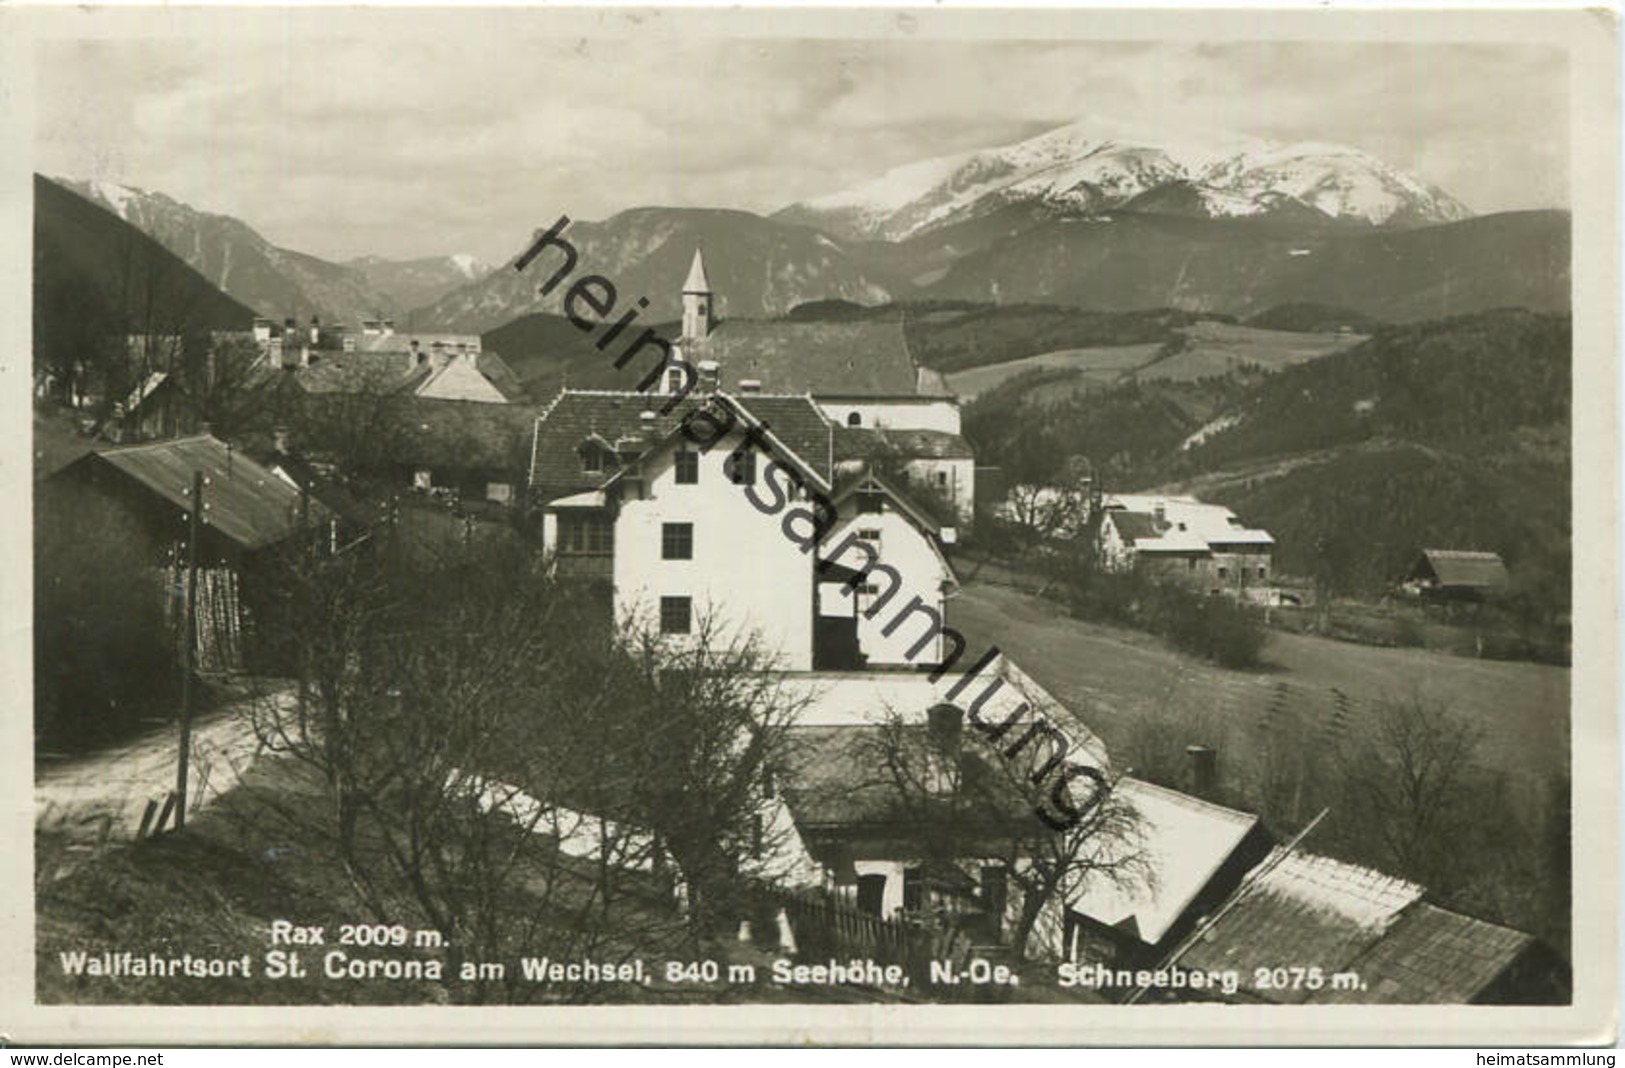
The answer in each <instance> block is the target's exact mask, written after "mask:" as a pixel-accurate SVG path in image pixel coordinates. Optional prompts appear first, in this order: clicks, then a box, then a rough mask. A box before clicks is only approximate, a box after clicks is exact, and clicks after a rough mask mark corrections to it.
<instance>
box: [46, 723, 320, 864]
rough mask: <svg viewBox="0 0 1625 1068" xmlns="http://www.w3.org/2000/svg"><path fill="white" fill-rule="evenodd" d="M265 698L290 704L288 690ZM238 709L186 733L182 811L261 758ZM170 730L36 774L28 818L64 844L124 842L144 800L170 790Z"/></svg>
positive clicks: (222, 789)
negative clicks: (186, 764) (189, 735)
mask: <svg viewBox="0 0 1625 1068" xmlns="http://www.w3.org/2000/svg"><path fill="white" fill-rule="evenodd" d="M265 699H271V700H291V699H292V694H291V693H289V692H279V693H277V694H273V695H271V696H270V697H269V698H265ZM243 711H244V709H243V706H242V705H240V704H239V705H233V706H228V707H226V708H222V709H220V710H218V711H216V712H213V713H210V714H209V715H207V716H205V717H202V718H201V719H200V720H199V721H198V722H197V723H196V724H195V725H194V727H193V729H192V756H191V762H190V764H191V773H190V776H189V782H190V786H189V788H188V804H187V813H188V814H191V813H193V812H196V811H198V810H199V809H201V808H203V807H204V806H206V805H208V804H209V803H210V802H211V801H213V800H214V799H215V798H217V797H219V796H220V795H221V794H222V793H224V792H225V791H227V790H229V789H230V788H231V787H232V786H233V785H235V784H236V783H237V781H238V780H239V779H240V778H241V776H242V774H243V773H244V772H245V771H246V770H247V769H248V767H249V765H251V764H252V763H253V762H254V760H255V759H256V758H257V757H258V756H259V752H260V745H259V741H258V739H257V738H256V737H255V736H254V730H253V727H252V726H251V725H250V723H249V721H248V717H247V716H246V715H244V714H243ZM177 740H178V739H177V735H176V728H175V727H174V726H173V725H166V726H164V727H161V728H157V729H155V730H153V731H151V732H149V733H147V734H145V735H142V736H141V737H139V738H136V739H135V740H133V741H130V742H126V743H125V744H123V745H121V746H118V747H116V748H113V749H107V750H103V751H102V752H98V753H93V754H90V755H88V756H83V757H77V758H73V759H69V760H64V761H61V762H60V763H53V764H50V765H47V766H44V767H41V768H38V769H36V771H35V774H34V821H35V827H36V828H37V829H39V830H40V831H48V832H51V833H53V834H56V835H60V836H62V837H64V838H66V839H67V840H68V841H70V842H79V843H95V842H100V841H107V840H121V841H129V840H131V839H133V838H134V837H135V836H136V832H137V831H138V830H139V829H140V826H141V818H142V814H143V813H144V812H145V811H146V807H147V802H149V801H155V802H157V804H158V806H159V808H160V809H162V806H163V804H164V799H165V798H166V797H167V796H168V795H169V793H170V791H171V790H173V789H174V788H175V756H176V743H177Z"/></svg>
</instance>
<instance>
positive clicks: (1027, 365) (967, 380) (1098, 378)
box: [948, 343, 1162, 401]
mask: <svg viewBox="0 0 1625 1068" xmlns="http://www.w3.org/2000/svg"><path fill="white" fill-rule="evenodd" d="M1161 347H1162V346H1161V345H1160V344H1155V343H1153V344H1143V345H1108V346H1102V347H1099V348H1083V349H1059V350H1057V351H1055V352H1043V353H1039V354H1038V355H1036V356H1025V357H1023V358H1021V359H1019V360H1006V361H1004V362H1003V363H995V364H988V365H987V366H985V367H972V368H970V369H969V370H965V371H955V372H954V373H952V374H950V375H948V388H949V389H951V390H953V391H954V392H955V393H956V394H958V395H959V398H960V399H961V400H964V401H969V400H973V399H974V398H975V397H977V396H978V395H979V394H982V393H986V392H987V391H988V390H990V389H994V388H995V387H997V386H1000V385H1002V384H1003V383H1005V382H1008V381H1009V380H1010V379H1012V378H1015V377H1016V376H1017V375H1020V374H1025V373H1027V372H1029V371H1072V372H1075V376H1074V377H1075V378H1076V380H1077V381H1076V385H1077V387H1078V388H1082V389H1085V390H1086V389H1089V388H1092V387H1095V388H1097V387H1101V386H1107V385H1110V384H1111V383H1113V382H1116V381H1118V380H1119V379H1120V378H1122V377H1123V376H1124V375H1125V374H1127V373H1129V372H1131V371H1133V370H1135V369H1136V368H1139V367H1144V366H1145V365H1146V364H1148V363H1150V362H1151V361H1152V360H1154V359H1156V356H1157V351H1158V350H1159V349H1160V348H1161ZM1062 381H1064V382H1066V384H1068V385H1071V384H1072V379H1071V378H1068V379H1063V380H1062Z"/></svg>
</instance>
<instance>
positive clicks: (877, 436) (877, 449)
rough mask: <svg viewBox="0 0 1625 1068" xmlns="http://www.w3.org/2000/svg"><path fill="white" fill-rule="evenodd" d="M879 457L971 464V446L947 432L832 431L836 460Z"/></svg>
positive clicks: (974, 454) (887, 429)
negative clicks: (887, 456)
mask: <svg viewBox="0 0 1625 1068" xmlns="http://www.w3.org/2000/svg"><path fill="white" fill-rule="evenodd" d="M881 454H891V455H895V456H898V457H901V458H903V459H909V460H916V459H931V460H973V459H975V458H976V453H975V452H974V451H973V450H972V449H971V447H970V442H968V441H966V440H965V439H964V438H962V437H960V436H959V435H958V434H950V433H948V432H947V431H946V430H897V429H893V428H890V427H858V426H842V427H836V428H835V458H836V459H837V460H865V459H869V458H870V457H874V456H877V455H881Z"/></svg>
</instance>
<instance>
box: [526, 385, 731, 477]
mask: <svg viewBox="0 0 1625 1068" xmlns="http://www.w3.org/2000/svg"><path fill="white" fill-rule="evenodd" d="M664 402H665V398H664V397H661V396H657V395H651V394H648V393H638V392H635V391H609V390H573V389H567V390H564V391H563V392H562V393H560V394H559V395H558V396H557V397H556V398H554V400H553V403H551V404H549V405H548V406H547V407H546V408H544V409H543V410H542V413H541V415H539V416H538V417H537V419H536V423H535V432H534V439H533V441H532V447H531V454H530V487H531V491H532V492H533V493H535V494H536V495H537V496H538V497H539V499H541V500H543V501H550V500H553V499H554V498H557V497H562V496H565V495H568V494H571V493H579V492H580V491H582V490H588V489H595V488H597V487H598V486H601V485H603V484H604V482H605V481H607V480H608V478H609V477H610V475H611V474H613V466H611V467H610V468H609V469H608V470H606V471H605V472H604V473H603V474H586V473H583V472H582V470H581V454H580V452H579V451H578V450H579V449H580V448H581V444H582V443H583V442H584V441H586V440H588V439H589V438H591V437H593V436H594V435H596V436H597V437H599V438H601V439H603V440H604V441H608V442H610V443H611V444H613V443H614V442H616V441H617V440H619V439H622V438H627V437H631V436H633V435H639V436H641V437H642V438H643V441H642V444H641V446H640V447H639V449H638V452H639V453H642V452H643V451H644V450H645V449H647V448H648V447H649V446H650V445H652V444H654V443H655V442H656V441H663V440H664V439H665V438H666V436H667V435H669V434H671V433H672V432H673V431H675V430H676V429H677V426H678V424H679V423H681V422H682V420H683V417H684V416H685V415H686V414H688V412H690V411H692V410H694V409H696V408H698V407H699V405H700V404H701V403H703V398H698V397H697V396H695V395H692V394H691V395H690V396H688V397H687V398H685V399H684V400H683V401H682V403H680V404H679V405H678V406H677V407H676V408H674V409H672V411H671V412H670V413H669V414H665V415H662V414H660V407H661V405H662V404H663V403H664ZM643 412H650V413H652V414H653V416H654V418H652V419H650V420H644V419H642V418H641V415H642V413H643Z"/></svg>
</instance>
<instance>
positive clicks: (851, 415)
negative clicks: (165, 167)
mask: <svg viewBox="0 0 1625 1068" xmlns="http://www.w3.org/2000/svg"><path fill="white" fill-rule="evenodd" d="M846 425H847V426H862V425H863V416H862V414H861V413H859V412H848V413H847V416H846Z"/></svg>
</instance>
